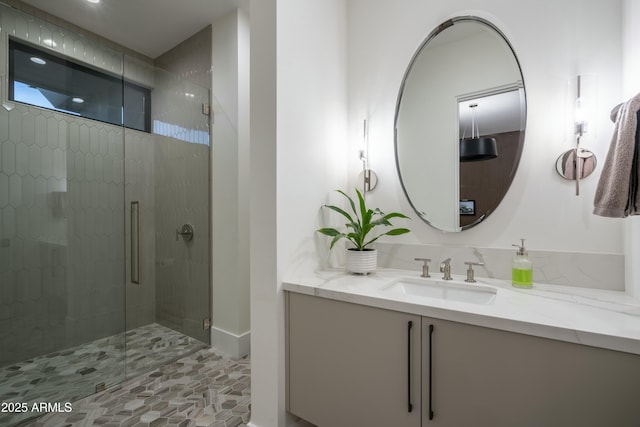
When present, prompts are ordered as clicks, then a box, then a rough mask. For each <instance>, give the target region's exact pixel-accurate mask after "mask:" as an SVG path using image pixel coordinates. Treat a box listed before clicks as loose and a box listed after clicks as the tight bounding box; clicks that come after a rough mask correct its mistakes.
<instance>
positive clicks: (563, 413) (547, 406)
mask: <svg viewBox="0 0 640 427" xmlns="http://www.w3.org/2000/svg"><path fill="white" fill-rule="evenodd" d="M422 331H423V339H422V354H423V368H422V385H423V391H422V395H423V398H424V402H423V423H422V425H423V426H434V427H436V426H438V427H440V426H451V427H459V426H474V427H483V426H487V427H488V426H490V427H502V426H503V427H512V426H518V427H527V426H531V427H534V426H535V427H538V426H545V427H553V426H558V427H560V426H562V427H566V426H580V427H588V426H593V427H602V426H616V427H623V426H639V425H640V403H639V400H638V399H639V396H640V356H638V355H633V354H629V353H622V352H617V351H611V350H605V349H601V348H595V347H589V346H584V345H578V344H572V343H567V342H562V341H555V340H549V339H544V338H538V337H533V336H528V335H522V334H517V333H511V332H505V331H499V330H495V329H489V328H484V327H478V326H472V325H466V324H462V323H456V322H449V321H444V320H438V319H430V318H426V317H424V318H423V324H422ZM430 409H431V411H433V417H432V419H430V414H431V412H430Z"/></svg>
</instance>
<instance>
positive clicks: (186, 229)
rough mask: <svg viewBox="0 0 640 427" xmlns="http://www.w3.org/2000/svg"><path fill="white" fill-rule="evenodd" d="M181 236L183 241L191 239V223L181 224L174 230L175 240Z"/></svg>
mask: <svg viewBox="0 0 640 427" xmlns="http://www.w3.org/2000/svg"><path fill="white" fill-rule="evenodd" d="M180 236H182V238H183V239H184V241H185V242H190V241H192V240H193V225H191V224H183V225H182V227H180V228H178V229H177V230H176V240H178V238H179V237H180Z"/></svg>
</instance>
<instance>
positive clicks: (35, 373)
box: [0, 324, 205, 427]
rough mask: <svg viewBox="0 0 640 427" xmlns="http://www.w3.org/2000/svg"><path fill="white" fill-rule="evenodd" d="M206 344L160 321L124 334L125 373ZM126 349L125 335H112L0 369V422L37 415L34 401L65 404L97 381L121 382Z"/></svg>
mask: <svg viewBox="0 0 640 427" xmlns="http://www.w3.org/2000/svg"><path fill="white" fill-rule="evenodd" d="M204 347H205V346H204V344H203V343H201V342H200V341H197V340H194V339H192V338H190V337H187V336H185V335H183V334H180V333H178V332H176V331H173V330H171V329H169V328H166V327H164V326H161V325H158V324H151V325H147V326H143V327H140V328H137V329H134V330H132V331H129V332H127V333H126V351H127V358H126V376H127V377H128V378H133V377H134V376H137V375H140V374H141V373H143V372H146V371H148V370H149V369H151V368H152V367H154V366H158V365H159V364H161V363H165V362H169V361H173V360H175V359H177V358H179V357H180V356H183V355H185V354H189V353H193V352H194V351H197V350H199V349H202V348H204ZM124 348H125V340H124V337H123V336H122V335H116V336H112V337H107V338H103V339H99V340H96V341H93V342H90V343H86V344H83V345H80V346H77V347H73V348H70V349H66V350H63V351H59V352H55V353H51V354H47V355H43V356H38V357H35V358H33V359H29V360H26V361H24V362H20V363H16V364H12V365H9V366H5V367H3V368H0V403H1V404H2V405H3V407H2V408H0V426H2V427H5V426H6V427H9V426H13V425H16V424H17V423H18V422H19V421H21V420H24V419H26V418H31V417H33V416H34V415H38V414H39V413H38V412H33V411H31V409H33V404H34V403H37V404H40V403H45V404H46V403H49V404H56V403H58V404H59V405H60V406H64V404H65V403H67V402H75V401H76V400H78V399H80V398H82V397H84V396H87V395H89V394H91V393H93V392H94V391H95V389H96V385H98V384H100V383H105V385H106V387H110V386H112V385H114V384H117V383H119V382H122V381H123V379H124V378H125V371H124V369H125V365H124V363H125V354H124ZM15 404H20V405H25V406H26V407H27V408H28V410H27V412H26V413H18V412H16V411H15V409H16V407H15V406H8V405H15ZM74 409H75V407H74ZM64 425H67V424H64ZM88 425H91V424H88Z"/></svg>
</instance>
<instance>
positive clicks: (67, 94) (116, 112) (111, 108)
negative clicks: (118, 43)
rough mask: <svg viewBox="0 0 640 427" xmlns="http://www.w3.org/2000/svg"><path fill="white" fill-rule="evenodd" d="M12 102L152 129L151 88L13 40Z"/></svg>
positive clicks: (116, 123)
mask: <svg viewBox="0 0 640 427" xmlns="http://www.w3.org/2000/svg"><path fill="white" fill-rule="evenodd" d="M123 97H124V100H123ZM9 99H10V100H11V101H16V102H23V103H25V104H30V105H35V106H37V107H42V108H47V109H50V110H56V111H61V112H64V113H68V114H73V115H76V116H81V117H85V118H89V119H94V120H99V121H102V122H107V123H111V124H114V125H119V126H121V125H124V126H126V127H128V128H131V129H136V130H140V131H143V132H150V131H151V91H150V90H149V89H147V88H145V87H142V86H139V85H136V84H133V83H131V82H124V84H123V81H122V79H121V78H119V77H115V76H113V75H110V74H107V73H105V72H102V71H98V70H96V69H94V68H89V67H87V66H84V65H81V64H79V63H77V62H73V61H70V60H68V59H65V58H63V57H62V56H58V55H54V54H52V53H49V52H48V51H45V50H42V49H38V48H36V47H34V46H32V45H29V44H25V43H20V42H18V41H16V40H13V39H10V40H9ZM123 106H124V108H123Z"/></svg>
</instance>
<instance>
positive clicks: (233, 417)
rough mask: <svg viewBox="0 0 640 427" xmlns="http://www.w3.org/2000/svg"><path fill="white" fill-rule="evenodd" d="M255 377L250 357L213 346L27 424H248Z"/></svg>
mask: <svg viewBox="0 0 640 427" xmlns="http://www.w3.org/2000/svg"><path fill="white" fill-rule="evenodd" d="M250 381H251V377H250V366H249V360H248V359H241V360H231V359H227V358H224V357H222V356H220V355H218V354H216V353H215V351H214V350H212V349H209V348H207V349H203V350H199V351H197V352H195V353H193V354H191V355H189V356H186V357H184V358H182V359H179V360H178V361H176V362H173V363H169V364H166V365H163V366H161V367H160V368H157V369H155V370H152V371H150V372H148V373H145V374H142V375H140V376H138V377H136V378H134V379H131V380H128V381H126V382H125V383H123V384H120V385H118V386H115V387H113V388H112V389H109V390H106V391H104V392H101V393H98V394H95V395H92V396H89V397H87V398H85V399H82V400H80V401H78V402H75V403H73V404H72V406H73V408H72V411H71V412H69V413H63V412H60V413H50V414H47V415H45V416H43V417H41V418H39V419H37V420H35V421H30V422H27V423H23V424H21V426H30V427H62V426H65V427H66V426H69V427H71V426H73V427H76V426H77V427H81V426H82V427H83V426H105V427H107V426H108V427H115V426H119V427H125V426H133V427H142V426H144V427H148V426H153V427H156V426H179V427H191V426H194V427H195V426H197V427H201V426H208V427H242V426H246V424H247V423H248V422H249V417H250V415H251V393H250Z"/></svg>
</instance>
